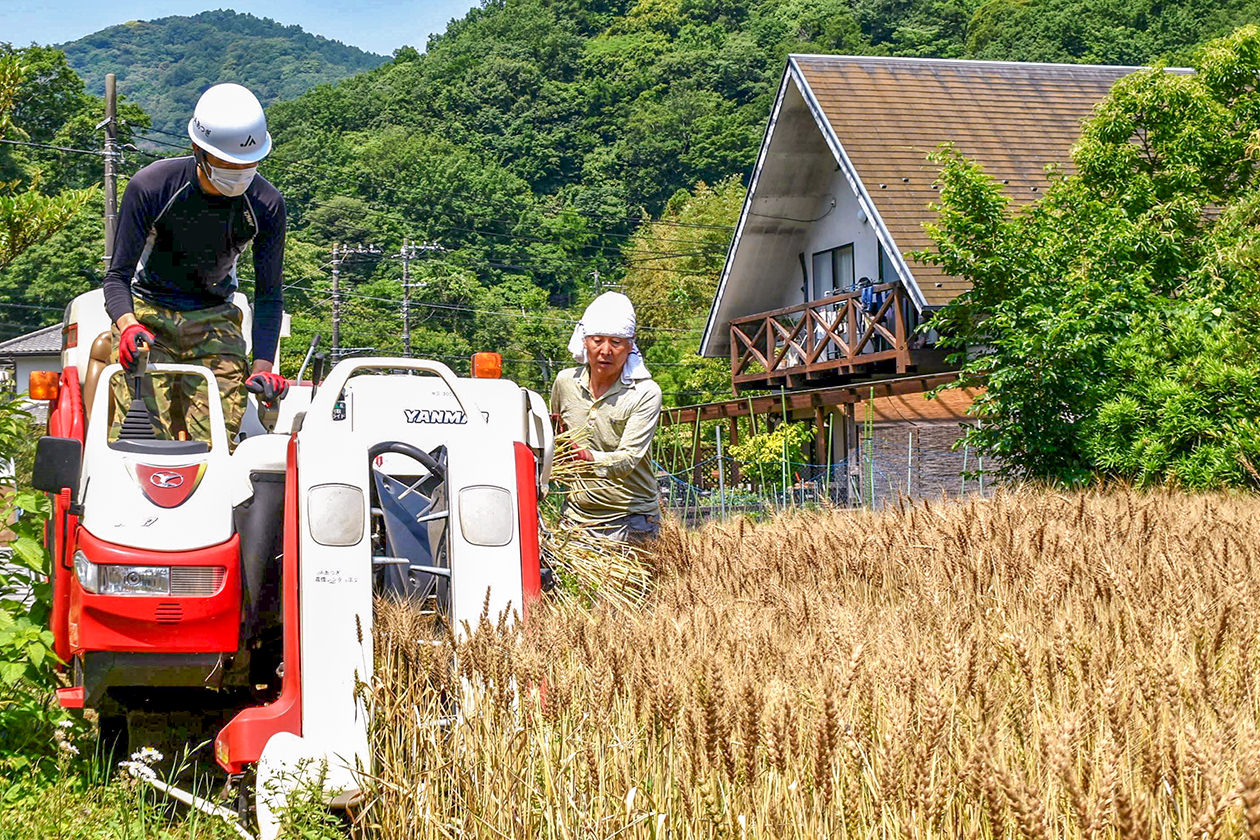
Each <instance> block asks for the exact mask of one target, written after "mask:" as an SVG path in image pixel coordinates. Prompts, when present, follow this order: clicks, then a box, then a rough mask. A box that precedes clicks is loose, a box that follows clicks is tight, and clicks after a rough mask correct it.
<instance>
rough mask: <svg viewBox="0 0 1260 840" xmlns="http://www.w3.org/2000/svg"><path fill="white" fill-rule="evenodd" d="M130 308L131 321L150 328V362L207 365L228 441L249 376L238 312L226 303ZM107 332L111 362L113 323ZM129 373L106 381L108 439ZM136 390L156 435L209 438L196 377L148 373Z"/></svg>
mask: <svg viewBox="0 0 1260 840" xmlns="http://www.w3.org/2000/svg"><path fill="white" fill-rule="evenodd" d="M135 313H136V318H137V320H139V321H140V323H141V324H143V325H144V326H145V327H146V328H148V329H149V331H150V332H152V333H153V337H154V342H153V346H152V347H151V348H150V349H149V361H150V362H153V363H154V364H162V363H167V364H182V365H202V366H204V367H207V368H209V369H210V372H211V373H212V374H214V377H215V379H216V380H217V384H218V387H219V397H220V403H221V404H222V406H223V423H224V425H225V426H227V436H228V440H229V441H231V440H232V439H233V438H235V437H236V433H237V431H238V430H239V429H240V427H241V418H242V417H243V416H244V414H245V402H246V395H245V380H246V378H248V376H249V364H248V362H247V361H246V359H245V335H244V333H243V332H242V330H241V311H240V310H239V309H237V308H236V306H234V305H233V304H230V303H226V304H223V305H222V306H215V307H211V308H210V309H196V310H192V311H189V312H178V311H176V310H173V309H165V308H163V307H160V306H155V305H153V304H152V303H149V302H148V301H144V300H136V301H135ZM113 334H114V350H113V353H112V354H111V356H110V359H111V361H115V362H117V361H118V335H119V331H118V328H117V327H114V329H113ZM141 361H143V359H142V360H141ZM129 378H130V377H126V376H115V377H114V380H113V382H111V383H110V386H111V390H112V396H113V403H114V410H113V415H112V421H111V424H110V437H111V438H113V437H115V436H116V435H117V430H118V429H119V428H120V427H121V426H122V419H123V416H124V415H125V414H126V412H127V406H128V404H130V402H131V390H130V385H129V383H128V379H129ZM141 390H142V392H143V397H144V401H145V404H146V405H147V406H148V408H149V413H150V415H151V417H152V418H154V419H155V420H156V421H157V423H156V425H157V426H158V433H159V436H160V437H163V438H168V439H178V438H179V437H180V432H184V433H186V434H187V436H188V439H189V440H202V441H207V442H208V441H209V440H210V404H209V396H208V392H207V390H206V385H205V381H204V380H203V379H201V377H198V376H176V375H166V376H160V375H154V376H152V377H145V378H144V379H142V380H141ZM229 445H231V444H229Z"/></svg>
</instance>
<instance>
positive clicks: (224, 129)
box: [105, 84, 288, 440]
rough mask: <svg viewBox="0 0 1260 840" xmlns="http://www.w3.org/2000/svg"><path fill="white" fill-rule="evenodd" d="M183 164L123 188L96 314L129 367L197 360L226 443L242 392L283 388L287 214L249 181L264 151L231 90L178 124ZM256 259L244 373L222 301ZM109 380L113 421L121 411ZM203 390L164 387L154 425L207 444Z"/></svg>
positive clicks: (252, 108) (263, 127) (256, 125)
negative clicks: (217, 403) (182, 126)
mask: <svg viewBox="0 0 1260 840" xmlns="http://www.w3.org/2000/svg"><path fill="white" fill-rule="evenodd" d="M188 136H189V138H190V139H191V140H192V142H193V153H192V155H191V156H189V157H178V158H168V159H166V160H159V161H155V162H154V163H151V164H149V165H148V166H146V167H144V168H143V169H141V170H140V171H139V172H137V173H136V174H135V175H134V176H133V177H132V179H131V181H130V182H129V183H128V184H127V189H126V192H124V193H123V198H122V205H121V207H120V208H119V212H118V228H117V234H116V236H115V240H114V254H113V259H112V261H111V262H110V265H109V270H108V272H107V273H106V275H105V307H106V309H107V310H108V311H109V316H110V318H111V319H112V320H113V322H114V348H115V358H116V359H117V361H119V362H120V363H121V364H122V365H123V366H124V367H125V368H127V369H128V370H129V371H130V370H135V368H136V366H137V364H138V362H139V355H140V353H141V352H142V351H143V350H146V349H147V350H148V352H149V358H150V360H151V361H154V362H174V363H184V364H200V365H205V366H206V367H209V368H210V369H211V370H212V371H213V373H214V374H215V377H216V378H217V380H218V386H219V392H220V394H221V395H222V404H223V416H224V421H225V422H226V424H227V427H228V436H229V438H231V437H234V436H235V434H236V431H237V429H238V428H239V426H240V422H241V417H242V415H243V414H244V411H245V388H249V389H250V390H252V391H255V392H256V393H259V394H260V395H261V396H262V397H263V399H264V401H266V402H274V401H275V400H276V399H278V398H279V397H280V396H282V395H283V394H284V392H285V391H286V390H287V388H288V385H287V383H286V382H285V380H284V379H283V378H281V377H280V376H279V375H278V374H276V373H274V372H272V365H273V363H274V361H275V357H276V349H277V344H278V342H279V337H280V322H281V318H282V317H283V310H284V301H283V297H282V291H281V290H282V286H281V269H282V266H283V260H284V235H285V208H284V199H283V198H282V197H281V195H280V192H279V191H278V190H277V189H276V188H275V187H273V186H272V185H271V184H270V183H269V182H268V181H267V180H266V179H265V178H263V177H262V176H261V175H258V162H259V161H261V160H262V159H263V158H265V157H266V156H267V154H268V153H269V152H270V151H271V135H270V134H268V133H267V119H266V117H265V116H264V114H263V109H262V105H261V104H259V102H258V99H257V98H256V97H255V96H254V95H253V94H252V93H250V92H249V91H248V90H246V89H245V88H243V87H241V86H240V85H235V84H220V85H215V86H214V87H211V88H210V89H209V90H207V91H206V92H205V93H204V94H203V95H202V96H201V99H200V100H199V101H198V102H197V107H196V109H195V111H194V112H193V116H192V119H191V120H189V122H188ZM251 246H252V250H253V258H254V272H255V283H254V307H253V330H252V339H253V356H254V360H253V366H252V368H251V367H250V365H249V362H248V360H247V359H246V357H245V355H246V354H245V337H244V333H243V331H242V318H241V312H240V310H239V309H237V308H236V306H235V305H233V303H232V294H233V292H235V291H236V289H237V285H238V280H237V276H236V264H237V260H238V259H239V258H240V255H241V254H242V253H244V251H245V249H246V248H247V247H251ZM126 387H127V386H126V384H125V383H122V382H120V381H116V383H115V405H116V406H118V411H117V412H116V414H115V422H119V421H120V420H121V409H122V408H123V407H125V406H126V405H127V403H128V400H129V397H128V395H127V393H126ZM205 400H206V397H205V394H204V389H202V390H201V393H200V395H199V394H198V393H197V391H196V390H195V389H191V388H190V389H188V390H185V389H184V388H181V387H180V385H179V384H171V385H170V386H169V387H168V388H167V389H166V390H165V392H164V393H159V394H156V395H154V401H155V402H156V408H157V409H158V411H157V414H158V415H159V422H162V423H165V424H166V428H165V430H164V431H165V432H166V433H167V434H168V435H169V436H171V437H176V436H177V435H178V433H179V432H181V431H182V432H186V433H187V435H188V437H190V438H192V439H196V440H209V408H208V406H207V405H206V403H205Z"/></svg>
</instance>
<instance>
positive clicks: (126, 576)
mask: <svg viewBox="0 0 1260 840" xmlns="http://www.w3.org/2000/svg"><path fill="white" fill-rule="evenodd" d="M74 573H75V575H76V576H77V577H78V578H79V585H80V586H82V587H83V588H84V589H86V590H87V591H88V592H91V593H92V594H93V595H170V594H171V569H170V567H169V566H118V565H113V564H109V565H106V564H100V563H93V562H92V561H91V560H89V559H88V558H87V555H86V554H84V553H83V552H82V551H76V552H75V553H74Z"/></svg>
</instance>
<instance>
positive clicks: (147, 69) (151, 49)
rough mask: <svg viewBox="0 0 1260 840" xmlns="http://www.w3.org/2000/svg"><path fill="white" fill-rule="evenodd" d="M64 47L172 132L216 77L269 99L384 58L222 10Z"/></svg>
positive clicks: (134, 25) (92, 81)
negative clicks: (241, 83)
mask: <svg viewBox="0 0 1260 840" xmlns="http://www.w3.org/2000/svg"><path fill="white" fill-rule="evenodd" d="M59 49H61V50H63V51H64V52H65V54H66V58H67V59H69V61H70V66H71V67H73V68H74V69H75V70H76V71H77V72H78V73H79V75H80V76H82V77H83V79H84V81H85V82H86V83H87V87H88V90H89V91H90V92H92V93H95V94H97V95H100V94H102V93H103V92H104V90H105V74H106V73H115V74H116V75H117V76H118V84H119V89H120V90H123V91H126V92H127V95H128V96H129V97H130V98H131V100H132V101H133V102H136V103H138V104H140V105H141V106H143V107H144V108H145V110H146V111H148V113H149V116H150V117H151V118H152V120H153V125H154V127H156V128H161V129H164V130H167V131H180V130H182V129H183V127H184V126H185V125H186V124H187V122H188V109H189V107H190V103H193V102H196V101H197V97H198V96H199V95H200V94H201V92H202V91H203V90H205V88H206V87H207V86H209V85H211V84H214V83H215V82H228V81H230V82H237V81H246V82H247V83H248V85H249V87H250V89H252V90H253V91H254V93H255V94H257V96H258V98H259V99H260V100H262V103H263V104H264V105H269V104H271V103H272V102H276V101H279V100H281V99H292V98H293V97H295V96H298V95H300V94H302V93H304V92H305V91H307V90H310V89H311V88H312V87H314V86H315V85H317V84H321V83H324V82H335V81H337V80H339V79H344V78H345V77H347V76H353V75H354V74H356V73H360V72H362V71H364V70H368V69H370V68H372V67H375V66H377V65H378V64H380V63H381V62H383V61H385V57H384V56H379V55H375V54H373V53H368V52H364V51H363V50H360V49H358V48H357V47H350V46H347V45H345V44H343V43H341V42H340V41H331V40H329V39H327V38H322V37H320V36H318V35H312V34H310V33H308V32H304V31H303V30H302V28H301V27H299V26H284V25H283V24H279V23H276V22H275V21H274V20H271V19H270V18H258V17H254V16H253V15H248V14H238V13H236V12H232V11H227V10H222V9H221V10H218V11H213V12H202V13H201V14H198V15H193V16H192V17H183V16H173V17H164V18H158V19H157V20H149V21H136V20H133V21H129V22H127V23H123V24H119V25H118V26H111V27H109V28H107V29H102V30H101V31H99V32H93V33H92V34H91V35H86V36H84V37H82V38H80V39H79V40H77V41H71V42H70V43H67V44H61V45H60V46H59Z"/></svg>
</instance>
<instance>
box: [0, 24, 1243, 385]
mask: <svg viewBox="0 0 1260 840" xmlns="http://www.w3.org/2000/svg"><path fill="white" fill-rule="evenodd" d="M214 14H220V13H207V14H206V15H199V16H197V18H193V19H191V20H192V21H197V20H204V19H206V18H207V17H208V16H211V15H214ZM1257 14H1260V0H1215V2H1213V0H1190V2H1187V3H1181V4H1169V3H1164V2H1160V0H989V1H988V2H980V0H724V2H715V0H490V2H487V3H485V4H484V5H482V6H480V7H478V8H475V9H473V10H472V11H470V12H469V13H468V14H467V15H466V16H465V17H464V18H463V19H461V20H459V21H455V22H454V23H452V24H451V26H450V27H449V28H448V29H447V31H446V32H445V33H443V34H441V35H439V36H434V37H433V38H431V39H430V42H429V43H428V44H427V46H426V49H425V51H424V52H423V53H421V52H419V51H418V50H416V49H412V48H402V49H400V50H398V51H397V52H396V54H395V56H394V58H393V59H392V60H390V61H387V62H385V63H384V64H382V65H381V66H379V67H375V68H374V69H371V70H369V71H367V72H364V73H361V74H359V75H356V76H353V77H351V78H347V79H345V80H343V81H340V82H336V83H332V84H320V85H317V86H316V87H314V88H312V89H311V90H309V91H307V92H306V93H304V94H302V95H301V96H299V97H297V98H295V99H288V100H284V101H279V102H276V103H275V104H274V105H272V106H271V107H270V108H269V109H268V115H269V120H270V126H271V131H272V134H273V136H274V137H275V139H276V151H275V152H274V153H273V155H272V157H271V158H270V159H269V160H268V161H267V162H266V163H265V164H264V166H263V173H264V174H265V175H266V176H267V177H268V178H270V179H271V180H272V181H273V182H275V183H276V184H277V185H278V186H279V187H280V188H281V189H282V191H283V192H284V194H285V196H286V200H287V202H288V208H289V219H290V234H291V235H290V237H289V247H288V253H287V257H286V274H287V275H288V278H287V283H288V290H287V292H286V295H287V301H288V304H287V305H288V308H289V309H290V311H293V312H294V313H295V318H294V331H295V336H294V338H293V339H292V340H291V344H290V346H289V347H288V349H287V350H286V353H288V354H289V356H290V358H292V357H293V356H294V355H298V354H299V353H300V348H299V347H298V346H297V345H299V344H300V343H303V342H304V341H305V340H306V338H308V337H309V335H310V334H311V333H312V332H314V331H317V330H318V331H322V332H323V333H324V335H325V340H326V339H327V333H328V323H329V311H330V307H329V262H330V256H331V247H332V246H333V245H334V244H335V243H339V244H341V245H343V246H345V245H349V246H368V245H372V244H375V245H378V246H380V249H381V250H382V251H383V252H384V253H383V254H381V255H372V254H355V255H352V256H350V257H348V258H347V259H346V260H345V261H344V262H343V263H342V265H341V282H342V289H343V303H344V306H343V313H344V316H345V318H344V320H343V323H342V345H343V348H349V349H351V350H352V349H353V348H375V349H378V350H380V351H383V352H388V353H393V352H399V351H400V349H401V346H402V345H401V337H400V333H401V329H400V327H401V317H400V300H401V296H402V288H401V283H400V279H399V278H400V275H401V268H402V266H401V262H402V261H401V260H400V259H398V258H396V257H393V258H391V257H390V256H389V255H390V254H395V255H397V254H398V252H399V249H400V246H401V245H402V242H403V240H404V238H407V239H410V240H411V241H413V242H421V243H426V244H427V246H428V247H426V248H425V249H423V250H420V251H419V252H418V255H417V257H416V258H415V259H413V260H411V261H410V264H409V268H410V271H411V275H412V279H413V284H414V287H413V289H412V333H413V335H412V346H413V349H414V351H415V352H416V353H424V354H428V355H432V356H437V357H439V358H442V359H444V360H446V361H450V362H451V363H452V364H453V365H454V366H456V367H457V368H458V367H460V366H461V365H466V359H467V354H468V353H469V352H470V351H471V350H474V349H500V350H502V351H503V352H504V354H505V356H506V357H507V364H506V372H507V374H508V375H511V376H514V377H517V378H519V379H521V380H522V381H523V382H526V383H530V384H533V385H535V386H540V385H545V384H546V383H549V381H550V377H551V376H552V375H553V374H554V371H555V370H556V368H557V367H558V366H561V365H564V364H566V363H567V362H566V360H565V358H564V351H563V348H564V343H565V339H566V338H567V330H568V328H569V326H570V325H571V324H572V314H573V311H572V308H573V307H576V306H579V305H580V304H581V303H582V302H584V301H585V300H586V299H589V297H590V296H591V295H592V294H593V293H594V292H595V291H596V290H598V289H602V288H607V287H608V286H609V284H614V285H620V286H622V287H624V288H627V289H629V290H630V291H631V292H632V293H633V294H635V295H636V296H638V297H641V298H647V297H650V298H651V303H652V304H653V305H651V306H646V307H645V311H644V314H645V319H644V323H643V327H644V330H643V342H642V343H643V344H645V345H646V346H647V347H648V348H649V351H650V352H649V361H650V362H651V363H653V364H654V365H655V366H656V369H655V372H656V373H657V375H658V378H660V379H661V381H662V384H663V385H664V387H665V390H666V392H667V400H669V401H670V402H675V403H682V402H689V401H694V400H696V399H699V398H703V397H704V396H707V395H709V394H711V393H714V392H715V391H720V390H721V387H722V382H723V374H722V372H721V363H720V362H717V363H714V365H713V366H710V367H709V368H704V367H702V366H699V365H698V363H697V361H696V360H695V358H694V352H695V346H696V339H697V337H698V331H699V327H700V326H702V323H703V316H704V314H705V312H706V311H707V300H708V298H709V297H710V296H711V293H712V288H713V285H714V283H715V282H716V278H717V273H718V270H719V269H720V267H721V265H722V261H723V258H724V256H725V248H726V243H727V241H728V238H729V233H730V229H731V226H732V225H733V223H734V221H735V217H736V215H737V213H738V209H739V204H740V201H741V199H742V194H743V190H742V186H741V180H742V179H744V178H746V176H747V174H748V172H749V170H750V169H751V166H752V164H753V161H754V158H755V154H756V150H757V146H758V143H759V142H760V140H761V136H762V133H763V131H764V128H765V123H766V119H767V116H768V113H769V109H770V105H771V103H772V100H773V96H774V91H775V85H776V84H777V82H778V80H779V78H780V76H781V74H782V72H783V67H784V62H785V59H786V56H787V55H788V54H789V53H793V52H827V53H880V54H902V55H925V56H943V57H972V56H975V57H983V58H990V59H1010V60H1064V61H1088V62H1100V63H1143V62H1149V61H1156V60H1160V59H1161V58H1169V59H1171V60H1176V61H1183V60H1184V58H1185V56H1186V55H1187V54H1188V51H1189V49H1190V47H1192V46H1193V45H1194V44H1197V43H1199V42H1201V41H1203V40H1205V39H1207V38H1210V37H1213V36H1216V35H1219V34H1222V33H1224V32H1226V31H1228V30H1229V29H1230V28H1231V27H1233V26H1234V25H1235V24H1237V23H1239V22H1243V21H1245V20H1248V19H1251V18H1255V17H1256V16H1257ZM172 20H175V19H172ZM183 20H185V21H188V20H190V19H183ZM224 20H225V21H240V20H250V21H255V23H257V24H259V25H262V24H263V23H264V22H262V21H256V19H253V18H247V16H237V15H230V16H228V17H226V18H224ZM225 25H226V24H225ZM267 25H272V26H274V24H269V23H268V24H267ZM107 31H115V30H107ZM195 37H199V36H194V35H190V36H189V40H192V39H193V38H195ZM325 43H328V42H325ZM197 52H198V54H201V53H203V52H208V51H207V50H205V49H204V45H203V44H199V45H198V49H197ZM188 60H190V59H189V58H188V57H185V58H183V59H180V60H179V61H177V62H173V63H171V64H169V65H168V66H166V69H165V70H164V71H162V72H166V73H170V74H173V77H174V78H176V79H178V78H181V74H182V73H183V72H184V71H183V70H182V69H181V68H183V67H184V66H185V61H188ZM145 66H151V65H145ZM154 66H155V65H154ZM133 72H134V71H133ZM151 72H157V71H151ZM225 72H230V75H231V76H232V78H234V79H235V80H238V81H242V82H244V83H246V84H249V85H251V86H253V87H255V88H260V87H261V85H260V83H259V80H258V79H256V78H254V77H252V76H251V75H250V74H251V73H252V72H253V71H252V70H247V69H246V65H244V64H238V65H234V68H233V69H231V70H230V71H226V70H225ZM120 85H121V89H122V90H123V91H125V92H127V93H128V94H129V95H131V96H133V97H134V98H135V99H136V100H138V101H141V102H145V101H146V100H145V99H144V97H143V96H142V94H141V92H140V90H139V89H138V88H137V87H136V84H135V82H134V81H133V80H132V77H126V80H125V81H124V82H120ZM172 90H173V88H172ZM263 92H264V94H267V91H266V90H265V89H263ZM166 93H167V91H166V90H165V89H164V91H163V94H164V95H165V94H166ZM194 100H195V95H193V94H192V93H190V92H184V93H179V94H172V96H171V97H170V100H169V101H172V102H174V103H175V104H174V105H173V106H172V107H173V108H174V109H175V110H176V111H178V113H179V114H180V115H181V116H180V117H179V118H178V120H177V122H178V123H179V124H178V126H177V127H176V128H173V129H171V128H166V129H163V130H166V131H169V132H170V135H169V136H168V135H160V134H158V135H154V136H155V137H161V138H164V139H165V141H167V142H169V143H171V144H172V145H173V146H174V148H165V149H163V151H164V152H167V153H172V154H173V153H177V152H178V149H180V148H182V147H183V146H184V145H185V144H186V139H185V137H184V133H183V124H182V120H183V119H186V117H185V116H183V115H186V114H187V113H188V109H189V107H190V104H189V103H191V102H192V101H194ZM84 142H87V141H84ZM146 160H147V158H146V157H145V156H143V155H142V154H137V153H131V154H129V156H128V163H127V166H126V167H125V170H126V171H127V172H133V171H134V170H135V168H137V167H138V166H140V165H142V164H143V163H145V162H146ZM93 165H94V164H93ZM77 185H78V184H77V183H69V184H67V186H77ZM91 229H92V224H89V223H85V224H84V225H83V226H81V227H79V228H78V229H77V230H78V231H79V232H80V234H81V233H83V232H84V231H88V230H91ZM70 235H71V234H70V233H63V234H62V235H61V236H60V237H58V238H57V239H55V240H54V241H53V242H50V243H48V244H46V245H44V246H41V248H40V249H37V250H36V251H34V252H32V253H31V254H30V255H28V256H27V257H23V258H22V259H20V260H19V261H18V262H17V263H15V264H14V265H13V266H10V267H9V268H8V269H6V270H5V272H3V273H2V274H0V305H2V304H3V301H4V300H6V299H12V300H15V301H16V302H17V303H29V302H30V301H31V299H32V296H35V297H36V298H37V300H36V302H37V303H46V302H47V301H48V300H49V297H48V296H43V297H38V295H39V292H38V291H36V290H38V289H40V288H44V287H50V286H52V279H51V278H48V277H46V276H45V275H46V274H47V273H48V270H49V269H48V268H47V267H48V266H49V265H51V264H54V263H58V264H60V263H64V261H65V260H64V258H63V256H62V255H64V254H66V253H69V252H71V251H74V250H76V249H86V250H92V249H91V248H88V247H87V246H86V245H85V244H84V243H83V242H82V241H79V240H76V241H74V242H70V241H68V239H67V237H69V236H70ZM97 268H98V267H97V266H91V267H89V268H88V269H85V271H90V272H91V274H92V275H93V276H95V275H96V273H97ZM242 268H243V269H244V270H243V277H244V278H246V279H248V278H249V276H250V272H249V270H248V267H246V266H243V267H242ZM58 282H60V283H61V284H62V285H61V286H58V287H57V288H58V289H59V292H60V294H62V295H64V291H60V290H61V289H62V288H63V287H64V284H65V281H64V279H63V280H60V281H58ZM80 282H87V280H86V279H85V280H81V281H80ZM56 302H57V303H60V302H61V301H60V300H58V301H56ZM558 307H569V308H568V309H565V308H558ZM15 311H16V310H15ZM30 313H31V317H30V320H31V321H32V326H34V325H36V324H37V323H39V322H40V321H41V320H42V322H47V321H48V320H51V319H52V318H53V317H54V316H53V315H50V314H48V313H47V312H41V311H39V310H30ZM15 317H19V316H15ZM728 387H729V383H728Z"/></svg>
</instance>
